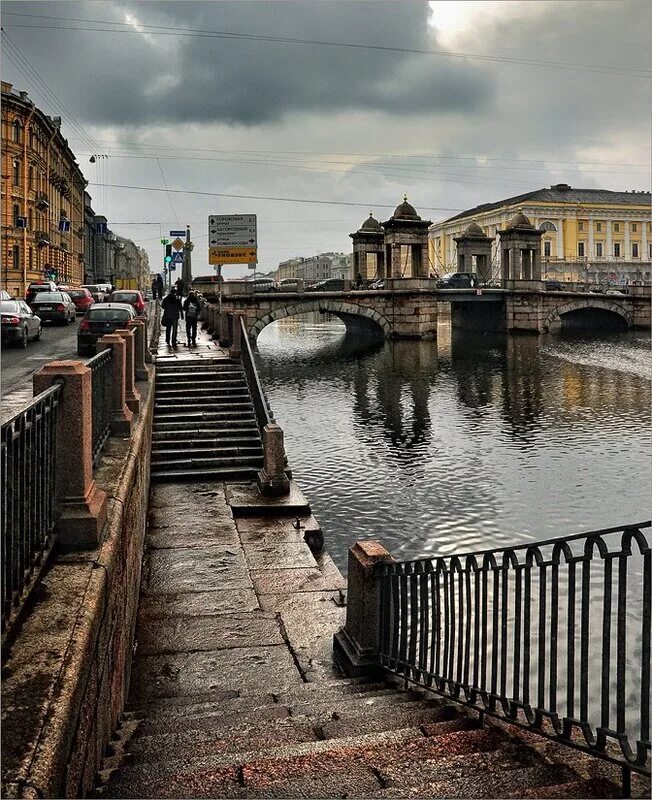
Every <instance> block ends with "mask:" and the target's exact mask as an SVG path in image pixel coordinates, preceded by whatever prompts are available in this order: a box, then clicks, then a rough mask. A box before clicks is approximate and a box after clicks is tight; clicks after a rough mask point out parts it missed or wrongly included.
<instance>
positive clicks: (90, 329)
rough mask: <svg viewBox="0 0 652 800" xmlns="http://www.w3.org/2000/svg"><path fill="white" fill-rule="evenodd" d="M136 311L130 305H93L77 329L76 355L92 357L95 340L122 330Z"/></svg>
mask: <svg viewBox="0 0 652 800" xmlns="http://www.w3.org/2000/svg"><path fill="white" fill-rule="evenodd" d="M135 317H136V311H135V310H134V307H133V306H132V305H131V304H130V303H95V305H93V306H91V307H90V308H89V309H88V311H87V312H86V313H85V314H84V317H83V319H82V321H81V322H80V323H79V328H78V329H77V354H78V355H80V356H85V355H92V354H93V353H95V351H96V349H97V347H96V345H97V340H98V339H100V338H101V337H102V336H104V335H105V334H107V333H113V331H116V330H118V328H124V327H125V325H126V324H127V323H128V322H129V320H130V319H134V318H135Z"/></svg>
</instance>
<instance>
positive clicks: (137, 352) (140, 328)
mask: <svg viewBox="0 0 652 800" xmlns="http://www.w3.org/2000/svg"><path fill="white" fill-rule="evenodd" d="M127 329H128V330H133V331H134V372H135V375H136V380H137V381H146V380H147V379H148V377H149V374H148V372H147V368H146V367H145V351H146V350H147V346H146V343H147V325H146V323H145V320H143V319H132V320H129V322H128V323H127Z"/></svg>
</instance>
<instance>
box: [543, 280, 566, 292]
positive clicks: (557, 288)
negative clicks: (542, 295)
mask: <svg viewBox="0 0 652 800" xmlns="http://www.w3.org/2000/svg"><path fill="white" fill-rule="evenodd" d="M563 288H564V287H563V286H562V285H561V283H560V282H559V281H553V280H548V281H546V292H562V291H563Z"/></svg>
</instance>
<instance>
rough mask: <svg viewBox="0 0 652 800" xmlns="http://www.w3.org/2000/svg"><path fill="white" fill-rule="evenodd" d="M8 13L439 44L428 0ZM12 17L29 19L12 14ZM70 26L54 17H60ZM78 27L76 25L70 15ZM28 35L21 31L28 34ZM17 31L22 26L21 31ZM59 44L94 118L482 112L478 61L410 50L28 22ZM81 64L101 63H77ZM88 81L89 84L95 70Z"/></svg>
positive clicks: (62, 6)
mask: <svg viewBox="0 0 652 800" xmlns="http://www.w3.org/2000/svg"><path fill="white" fill-rule="evenodd" d="M4 6H5V11H10V10H14V11H22V12H25V13H43V14H52V13H53V12H54V13H58V14H60V15H61V17H80V18H88V19H112V20H115V21H124V19H125V13H131V14H133V15H134V16H135V17H137V19H138V21H139V22H141V23H149V24H155V25H170V26H177V27H180V28H193V29H199V30H202V31H229V32H236V33H238V32H240V33H249V34H271V35H275V36H284V37H291V38H303V39H313V40H315V39H318V40H321V41H343V42H352V43H372V44H378V45H382V46H390V47H400V48H417V49H431V48H432V47H433V41H432V38H431V34H430V35H429V33H428V27H427V21H428V14H429V10H428V6H427V4H426V3H412V2H401V3H386V2H380V3H376V2H345V3H342V2H225V3H221V2H210V3H209V2H206V3H195V2H189V3H176V2H168V3H148V2H140V3H133V2H132V3H126V4H120V3H114V4H107V3H102V4H100V3H12V2H7V3H5V4H4ZM6 20H7V24H8V25H9V27H10V30H11V24H12V23H14V24H16V23H19V22H23V23H25V22H29V23H31V22H33V21H31V20H29V21H26V20H24V19H23V20H19V19H18V18H10V17H7V18H6ZM57 24H66V23H64V22H55V21H53V22H52V25H53V26H54V25H57ZM68 24H70V23H68ZM26 33H27V32H26V31H25V29H22V34H23V35H25V34H26ZM20 35H21V30H20V29H16V37H17V38H19V36H20ZM29 35H30V36H31V37H33V39H39V38H40V39H41V40H42V42H43V44H44V46H45V44H46V42H47V46H48V47H49V48H52V47H54V46H58V48H59V51H60V61H59V68H60V69H61V70H63V71H65V72H66V73H67V74H66V81H67V84H68V86H69V90H70V91H71V92H73V93H74V95H75V97H76V98H77V99H78V103H79V106H80V107H81V108H83V109H84V117H85V118H86V119H88V120H93V121H94V122H95V123H96V124H97V123H99V124H105V125H114V124H115V125H125V124H128V125H142V124H146V123H150V124H151V123H155V124H156V123H171V124H174V123H176V122H181V123H182V122H190V123H193V122H201V123H206V122H225V123H229V124H243V125H247V126H250V125H256V124H260V123H265V122H274V121H278V120H280V119H282V118H284V117H286V116H287V115H289V114H292V113H296V112H313V113H315V112H317V113H320V112H323V113H324V114H329V113H333V112H341V111H349V110H352V109H353V110H356V109H357V110H360V111H363V112H365V111H367V112H368V111H372V112H382V113H389V114H395V115H396V114H406V115H423V114H430V113H432V112H439V113H442V112H444V113H445V112H464V111H473V110H478V109H480V108H482V107H483V106H485V105H486V104H487V103H489V102H490V100H491V83H490V82H489V79H488V77H486V76H484V75H483V73H482V72H481V71H480V69H479V68H478V67H477V66H474V65H468V64H465V63H464V62H462V61H453V60H449V59H443V58H438V57H434V56H424V55H420V54H414V53H397V52H381V51H371V50H361V49H352V48H343V47H324V46H319V45H303V44H301V45H300V44H290V43H283V44H280V43H269V42H252V41H242V40H235V39H216V38H201V37H199V38H194V37H185V36H176V37H169V36H149V37H147V36H141V35H140V34H136V33H133V34H132V33H129V34H127V33H98V32H84V33H80V32H76V31H75V32H73V31H68V30H57V29H55V28H54V27H53V28H52V29H51V30H50V31H38V30H30V32H29ZM79 64H88V65H97V67H98V68H94V69H90V70H87V69H85V70H83V71H82V70H80V69H79ZM89 73H90V74H92V80H88V78H87V76H88V74H89Z"/></svg>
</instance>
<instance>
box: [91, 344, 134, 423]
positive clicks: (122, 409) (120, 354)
mask: <svg viewBox="0 0 652 800" xmlns="http://www.w3.org/2000/svg"><path fill="white" fill-rule="evenodd" d="M109 348H110V349H111V350H113V361H112V363H113V375H112V376H111V382H112V390H113V404H112V408H111V433H112V434H113V435H114V436H131V431H132V428H133V420H134V415H133V412H132V411H131V409H130V408H129V407H128V406H127V403H126V395H125V389H126V387H125V383H126V379H127V344H126V342H125V340H124V339H123V338H122V336H116V334H115V333H107V334H105V335H104V336H102V338H101V339H99V340H98V342H97V352H98V353H100V352H101V351H102V350H108V349H109Z"/></svg>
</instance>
